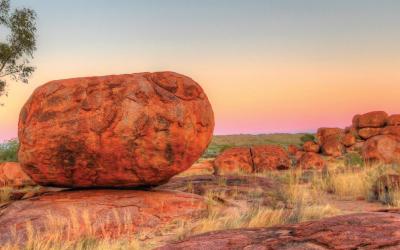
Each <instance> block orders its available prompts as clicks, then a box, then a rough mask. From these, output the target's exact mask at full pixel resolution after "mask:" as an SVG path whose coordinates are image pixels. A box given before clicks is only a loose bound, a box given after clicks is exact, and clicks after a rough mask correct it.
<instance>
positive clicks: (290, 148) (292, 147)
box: [287, 145, 300, 155]
mask: <svg viewBox="0 0 400 250" xmlns="http://www.w3.org/2000/svg"><path fill="white" fill-rule="evenodd" d="M299 150H300V149H299V148H298V147H297V146H296V145H289V146H288V149H287V151H288V153H289V154H290V155H296V153H297V151H299Z"/></svg>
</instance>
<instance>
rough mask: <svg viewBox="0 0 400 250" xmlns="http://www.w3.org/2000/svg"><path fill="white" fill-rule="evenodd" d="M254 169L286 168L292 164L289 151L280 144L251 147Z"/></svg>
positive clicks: (263, 170) (260, 170)
mask: <svg viewBox="0 0 400 250" xmlns="http://www.w3.org/2000/svg"><path fill="white" fill-rule="evenodd" d="M251 153H252V156H253V164H254V170H255V171H256V172H265V171H270V170H286V169H289V168H290V166H291V161H290V158H289V155H288V153H287V152H286V150H284V149H283V148H282V147H280V146H275V145H259V146H253V147H252V148H251Z"/></svg>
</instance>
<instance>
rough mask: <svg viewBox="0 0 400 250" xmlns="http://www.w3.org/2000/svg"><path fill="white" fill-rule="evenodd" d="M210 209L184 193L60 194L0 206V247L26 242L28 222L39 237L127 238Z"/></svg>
mask: <svg viewBox="0 0 400 250" xmlns="http://www.w3.org/2000/svg"><path fill="white" fill-rule="evenodd" d="M206 213H207V205H206V203H205V202H204V201H203V198H202V197H201V196H197V195H193V194H187V193H180V192H171V191H137V190H110V189H109V190H81V191H63V192H56V193H52V194H45V195H42V196H39V197H35V198H32V199H28V200H21V201H16V202H13V203H11V204H9V205H7V206H3V207H1V208H0V245H2V246H4V245H5V244H6V243H8V242H12V243H13V244H15V243H17V242H18V243H19V244H21V245H23V244H24V243H26V238H27V227H28V226H27V225H28V223H30V225H31V228H32V229H31V231H33V232H35V233H37V234H38V235H40V236H41V237H44V238H45V237H46V235H50V236H54V235H59V236H60V237H61V238H60V239H59V240H60V241H62V240H66V239H69V240H74V239H79V238H81V237H82V236H86V235H89V236H90V237H94V238H107V237H110V238H120V237H121V238H123V237H124V236H125V237H126V236H129V235H133V234H135V233H137V232H146V235H148V236H149V237H150V236H151V235H154V234H160V233H161V232H162V231H163V230H166V228H168V229H170V228H169V227H171V225H172V223H173V222H174V221H182V222H185V221H186V222H188V223H190V222H191V221H192V220H195V219H196V218H197V219H198V218H200V217H202V216H203V215H205V214H206ZM46 227H47V229H46ZM28 228H29V227H28ZM68 228H69V229H68ZM10 229H13V230H10ZM14 230H15V234H16V235H15V236H16V237H15V236H14V232H13V231H14ZM16 238H17V239H16Z"/></svg>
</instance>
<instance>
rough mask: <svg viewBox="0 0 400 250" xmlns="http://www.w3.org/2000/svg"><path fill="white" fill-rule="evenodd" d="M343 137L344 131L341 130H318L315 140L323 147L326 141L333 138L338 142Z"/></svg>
mask: <svg viewBox="0 0 400 250" xmlns="http://www.w3.org/2000/svg"><path fill="white" fill-rule="evenodd" d="M343 135H344V130H343V129H341V128H319V129H318V131H317V140H318V143H319V145H323V144H324V143H325V142H326V141H328V140H332V138H335V139H337V140H340V139H341V138H342V136H343Z"/></svg>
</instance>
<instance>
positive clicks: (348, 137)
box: [342, 133, 357, 147]
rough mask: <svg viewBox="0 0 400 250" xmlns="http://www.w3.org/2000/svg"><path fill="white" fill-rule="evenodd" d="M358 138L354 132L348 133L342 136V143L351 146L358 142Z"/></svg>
mask: <svg viewBox="0 0 400 250" xmlns="http://www.w3.org/2000/svg"><path fill="white" fill-rule="evenodd" d="M356 142H357V140H356V137H355V136H354V135H353V134H352V133H347V134H345V135H344V136H343V138H342V144H343V145H345V146H346V147H350V146H352V145H354V144H356Z"/></svg>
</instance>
